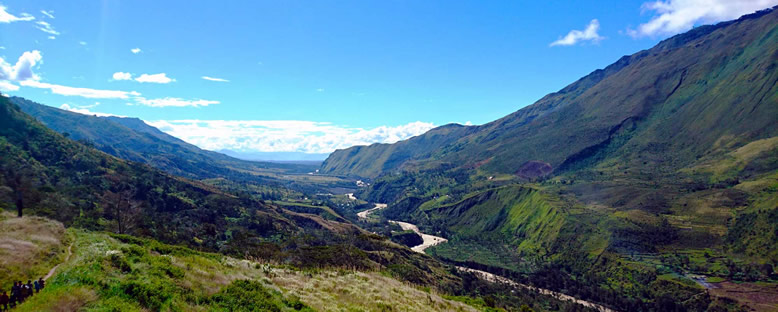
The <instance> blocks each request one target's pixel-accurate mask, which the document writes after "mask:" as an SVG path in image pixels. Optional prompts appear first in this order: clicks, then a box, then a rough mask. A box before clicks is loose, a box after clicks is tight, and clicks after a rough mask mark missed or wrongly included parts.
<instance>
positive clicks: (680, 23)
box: [627, 0, 778, 38]
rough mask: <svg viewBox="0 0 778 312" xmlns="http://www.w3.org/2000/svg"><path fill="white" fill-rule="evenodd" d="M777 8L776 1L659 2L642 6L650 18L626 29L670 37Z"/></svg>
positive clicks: (634, 34) (635, 33)
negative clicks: (650, 14)
mask: <svg viewBox="0 0 778 312" xmlns="http://www.w3.org/2000/svg"><path fill="white" fill-rule="evenodd" d="M775 5H778V0H659V1H653V2H646V3H643V6H642V9H643V11H644V12H645V11H652V12H654V16H653V17H652V18H651V20H650V21H648V22H647V23H645V24H641V25H640V26H638V28H637V29H628V30H627V33H628V34H629V35H630V36H632V37H636V38H637V37H646V36H656V35H674V34H677V33H680V32H683V31H686V30H689V29H691V28H692V27H694V25H698V24H701V23H704V24H708V23H716V22H720V21H725V20H731V19H735V18H738V17H740V16H742V15H744V14H748V13H753V12H755V11H758V10H761V9H765V8H769V7H772V6H775Z"/></svg>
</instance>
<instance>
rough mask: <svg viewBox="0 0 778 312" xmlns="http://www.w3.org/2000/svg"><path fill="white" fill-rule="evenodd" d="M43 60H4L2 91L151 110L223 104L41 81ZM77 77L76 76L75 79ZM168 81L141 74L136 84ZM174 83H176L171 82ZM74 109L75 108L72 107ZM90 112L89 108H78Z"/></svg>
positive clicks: (0, 62)
mask: <svg viewBox="0 0 778 312" xmlns="http://www.w3.org/2000/svg"><path fill="white" fill-rule="evenodd" d="M42 60H43V56H42V55H41V53H40V51H38V50H34V51H28V52H24V53H23V54H22V56H20V57H19V60H18V61H17V62H16V64H15V65H11V64H9V63H8V62H6V61H5V60H4V59H3V58H2V57H0V91H5V92H10V91H17V90H19V86H17V85H16V83H18V84H19V85H21V86H24V87H29V88H37V89H47V90H49V91H50V92H51V93H53V94H59V95H64V96H80V97H84V98H90V99H121V100H130V103H129V104H130V105H133V102H134V104H137V105H145V106H151V107H169V106H173V107H198V106H208V105H213V104H219V101H210V100H202V99H194V100H186V99H181V98H174V97H165V98H158V99H146V98H145V97H143V96H141V94H140V93H139V92H135V91H122V90H105V89H92V88H83V87H71V86H64V85H59V84H53V83H48V82H42V81H40V80H41V79H40V77H39V76H38V75H36V74H35V73H34V72H33V68H35V67H36V66H37V65H38V64H40V63H41V62H42ZM74 78H75V77H74ZM113 79H114V80H130V79H132V74H130V73H124V72H116V73H114V74H113ZM166 79H170V78H168V77H167V76H166V75H165V74H164V73H162V74H156V75H145V74H144V75H141V76H140V77H138V78H136V79H135V80H136V81H140V80H146V81H145V82H150V81H152V80H155V81H165V80H166ZM170 81H174V80H173V79H170ZM69 107H70V108H73V107H72V106H69ZM78 108H79V109H86V108H89V107H78Z"/></svg>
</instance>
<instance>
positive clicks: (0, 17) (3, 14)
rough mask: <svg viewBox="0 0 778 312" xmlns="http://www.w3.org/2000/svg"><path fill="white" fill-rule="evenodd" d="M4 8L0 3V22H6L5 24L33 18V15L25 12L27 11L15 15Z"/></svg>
mask: <svg viewBox="0 0 778 312" xmlns="http://www.w3.org/2000/svg"><path fill="white" fill-rule="evenodd" d="M6 9H7V8H6V7H4V6H2V5H0V23H6V24H7V23H13V22H28V21H31V20H34V19H35V17H34V16H32V15H30V14H27V13H22V14H20V15H21V17H18V16H15V15H13V14H11V13H8V11H6Z"/></svg>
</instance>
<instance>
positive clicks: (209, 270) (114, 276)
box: [0, 213, 480, 311]
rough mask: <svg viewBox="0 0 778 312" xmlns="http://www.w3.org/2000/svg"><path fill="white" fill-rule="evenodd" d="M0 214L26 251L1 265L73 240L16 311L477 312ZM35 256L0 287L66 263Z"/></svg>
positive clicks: (375, 283)
mask: <svg viewBox="0 0 778 312" xmlns="http://www.w3.org/2000/svg"><path fill="white" fill-rule="evenodd" d="M2 216H3V218H4V219H3V221H2V222H3V225H8V226H9V231H3V232H0V241H2V242H7V241H11V240H13V241H14V242H15V243H16V244H21V245H24V246H29V247H30V248H18V246H6V245H5V244H3V245H0V251H2V253H0V258H2V259H3V263H4V269H12V268H16V266H15V265H19V266H21V265H22V264H24V265H27V264H28V262H27V261H26V260H25V261H24V262H23V263H22V262H20V261H16V260H17V259H20V258H24V259H31V258H36V257H40V256H41V250H40V249H45V250H46V252H54V254H58V255H62V254H63V253H64V252H65V250H67V249H68V246H70V245H71V244H72V246H70V249H71V251H72V255H70V257H69V258H68V260H67V261H65V262H64V263H62V264H61V265H59V267H58V268H57V270H56V274H55V275H54V277H53V278H52V279H50V280H48V281H47V287H46V289H45V290H44V291H43V292H41V293H39V294H37V295H35V296H33V297H32V298H31V299H30V300H28V301H27V302H25V303H24V304H22V305H20V306H19V307H18V309H17V311H76V310H81V311H148V310H151V311H342V310H346V311H352V310H360V311H362V310H366V311H479V310H480V309H476V308H475V307H473V306H470V305H467V304H464V303H461V302H458V301H454V300H450V299H445V298H443V297H441V296H440V295H438V294H437V293H435V292H430V291H429V290H425V289H422V288H420V287H414V286H411V285H409V284H407V283H402V282H399V281H397V280H395V279H392V278H390V277H387V276H385V275H382V274H380V273H377V272H375V273H373V272H358V271H350V270H308V271H299V270H294V269H291V268H290V267H288V266H279V265H271V264H267V263H264V264H260V263H256V262H251V261H246V260H237V259H234V258H230V257H226V256H223V255H218V254H211V253H202V252H197V251H194V250H191V249H188V248H183V247H176V246H171V245H165V244H161V243H158V242H156V241H153V240H148V239H138V238H134V237H131V236H126V235H109V234H105V233H96V232H89V231H84V230H78V229H70V230H67V231H65V230H64V228H63V227H62V224H61V223H58V222H56V221H52V220H48V219H45V218H40V217H32V218H29V217H25V218H15V217H10V216H8V214H7V213H3V214H2ZM20 233H27V235H20ZM30 233H38V234H30ZM9 251H14V254H10V253H9ZM41 258H42V259H45V260H46V261H45V263H35V262H33V263H35V265H34V266H32V267H33V268H31V269H29V270H10V271H11V272H6V271H4V272H3V275H2V280H0V282H2V285H7V284H8V285H10V279H9V278H8V277H9V276H10V277H12V278H14V279H24V280H25V281H26V280H27V279H31V278H34V277H40V276H42V275H43V274H45V272H46V271H48V270H49V268H50V267H54V265H56V264H59V263H60V262H61V261H63V260H64V259H65V257H64V255H62V256H55V257H50V256H49V255H48V254H46V256H45V257H41ZM6 265H9V266H13V267H7V266H6ZM6 273H9V274H6Z"/></svg>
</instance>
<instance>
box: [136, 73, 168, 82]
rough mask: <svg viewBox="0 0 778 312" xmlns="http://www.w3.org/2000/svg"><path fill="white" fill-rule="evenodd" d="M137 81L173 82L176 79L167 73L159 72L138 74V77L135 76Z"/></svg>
mask: <svg viewBox="0 0 778 312" xmlns="http://www.w3.org/2000/svg"><path fill="white" fill-rule="evenodd" d="M135 81H137V82H144V83H145V82H149V83H171V82H173V81H176V80H175V79H171V78H169V77H168V76H167V74H165V73H159V74H153V75H149V74H143V75H140V76H138V78H135Z"/></svg>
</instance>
